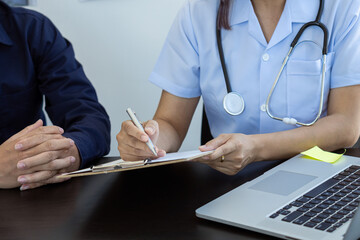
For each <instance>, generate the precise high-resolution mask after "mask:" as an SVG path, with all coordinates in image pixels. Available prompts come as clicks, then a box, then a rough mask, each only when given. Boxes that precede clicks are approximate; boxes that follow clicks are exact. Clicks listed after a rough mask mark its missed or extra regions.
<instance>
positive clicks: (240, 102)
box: [223, 92, 245, 116]
mask: <svg viewBox="0 0 360 240" xmlns="http://www.w3.org/2000/svg"><path fill="white" fill-rule="evenodd" d="M223 105H224V109H225V111H226V112H227V113H228V114H230V115H233V116H236V115H240V114H241V113H242V112H243V111H244V108H245V102H244V99H243V97H242V96H241V95H240V94H239V93H237V92H229V93H228V94H226V95H225V97H224V100H223Z"/></svg>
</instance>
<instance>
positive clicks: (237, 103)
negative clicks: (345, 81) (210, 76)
mask: <svg viewBox="0 0 360 240" xmlns="http://www.w3.org/2000/svg"><path fill="white" fill-rule="evenodd" d="M220 4H221V3H220ZM323 9H324V1H323V0H320V4H319V10H318V13H317V16H316V19H315V21H311V22H308V23H305V24H304V25H303V26H302V27H301V29H300V30H299V32H298V33H297V34H296V36H295V38H294V40H293V41H292V43H291V44H290V50H289V52H288V53H287V55H286V57H285V59H284V61H283V63H282V66H281V68H280V71H279V73H278V74H277V76H276V79H275V81H274V83H273V85H272V87H271V89H270V92H269V95H268V97H267V99H266V103H265V110H266V113H267V114H268V115H269V117H271V118H272V119H275V120H279V121H283V122H284V123H286V124H292V125H296V124H298V125H302V126H311V125H313V124H314V123H315V122H316V121H317V120H318V119H319V118H320V116H321V113H322V109H323V100H324V84H325V70H326V68H325V64H326V54H327V42H328V30H327V28H326V26H325V25H324V24H323V23H321V22H320V18H321V16H322V12H323ZM217 18H219V11H218V14H217ZM310 26H317V27H319V28H320V29H321V30H322V31H323V34H324V42H323V47H322V74H321V97H320V103H319V111H318V113H317V115H316V117H315V119H314V120H313V121H312V122H309V123H302V122H298V121H297V120H296V119H295V118H291V117H275V116H274V115H273V114H272V113H271V112H270V109H269V103H270V99H271V97H272V95H273V92H274V89H275V87H276V85H277V83H278V81H279V79H280V76H281V74H282V72H283V70H284V68H285V66H286V64H287V62H288V60H289V57H290V55H291V53H292V51H293V49H294V48H295V47H296V46H297V45H298V44H300V43H298V41H299V39H300V37H301V35H302V34H303V32H304V31H305V30H306V28H308V27H310ZM216 39H217V45H218V50H219V55H220V62H221V67H222V70H223V73H224V78H225V83H226V89H227V92H228V93H227V94H226V95H225V97H224V99H223V107H224V109H225V111H226V112H227V113H228V114H230V115H233V116H236V115H240V114H241V113H242V112H243V111H244V109H245V102H244V98H243V97H242V96H241V95H240V94H239V93H238V92H234V91H232V89H231V85H230V80H229V76H228V72H227V69H226V65H225V58H224V51H223V48H222V42H221V31H220V29H219V28H218V27H216Z"/></svg>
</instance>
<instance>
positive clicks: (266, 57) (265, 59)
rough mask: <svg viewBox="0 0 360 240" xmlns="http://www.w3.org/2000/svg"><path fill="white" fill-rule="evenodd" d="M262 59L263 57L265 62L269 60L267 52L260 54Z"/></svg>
mask: <svg viewBox="0 0 360 240" xmlns="http://www.w3.org/2000/svg"><path fill="white" fill-rule="evenodd" d="M262 59H263V60H264V61H265V62H267V61H269V59H270V56H269V54H267V53H265V54H264V55H262Z"/></svg>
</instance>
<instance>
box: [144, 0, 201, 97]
mask: <svg viewBox="0 0 360 240" xmlns="http://www.w3.org/2000/svg"><path fill="white" fill-rule="evenodd" d="M199 76H200V64H199V54H198V46H197V42H196V38H195V34H194V29H193V26H192V22H191V11H190V3H189V1H187V2H186V4H185V5H184V6H183V8H182V9H181V10H180V12H179V13H178V15H177V17H176V18H175V21H174V23H173V25H172V27H171V29H170V31H169V33H168V36H167V38H166V41H165V44H164V46H163V49H162V51H161V53H160V56H159V58H158V61H157V63H156V65H155V67H154V70H153V72H152V73H151V75H150V78H149V80H150V82H152V83H154V84H155V85H157V86H159V87H160V88H162V89H164V90H165V91H167V92H169V93H171V94H173V95H176V96H179V97H184V98H193V97H198V96H200V95H201V90H200V85H199Z"/></svg>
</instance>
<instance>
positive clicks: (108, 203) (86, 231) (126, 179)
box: [0, 149, 360, 240]
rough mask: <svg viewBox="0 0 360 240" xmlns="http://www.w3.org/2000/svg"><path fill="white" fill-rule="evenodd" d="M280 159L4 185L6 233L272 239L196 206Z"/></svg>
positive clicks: (1, 205)
mask: <svg viewBox="0 0 360 240" xmlns="http://www.w3.org/2000/svg"><path fill="white" fill-rule="evenodd" d="M347 154H348V155H353V156H360V150H359V149H350V150H348V151H347ZM107 160H111V159H109V158H108V159H107ZM278 163H280V162H276V161H272V162H261V163H255V164H251V165H249V166H247V167H246V168H245V169H243V170H242V171H241V172H240V173H239V174H237V175H236V176H226V175H224V174H221V173H219V172H217V171H215V170H212V169H211V168H209V167H208V166H206V165H203V164H200V163H181V164H176V165H168V166H161V167H156V168H149V169H142V170H135V171H129V172H122V173H112V174H106V175H98V176H89V177H80V178H74V179H72V180H70V181H68V182H65V183H61V184H55V185H49V186H45V187H42V188H39V189H35V190H29V191H24V192H20V191H19V190H18V189H11V190H0V239H206V240H211V239H271V238H270V237H269V236H265V235H262V234H259V233H254V232H250V231H247V230H242V229H238V228H235V227H231V226H227V225H223V224H219V223H215V222H210V221H207V220H203V219H199V218H197V217H196V216H195V209H197V208H198V207H200V206H202V205H203V204H205V203H207V202H209V201H211V200H213V199H215V198H216V197H218V196H220V195H222V194H224V193H226V192H228V191H230V190H232V189H234V188H235V187H237V186H239V185H241V184H242V183H244V182H246V181H249V180H251V179H253V178H255V177H256V176H259V175H260V174H262V173H263V172H264V171H266V170H268V169H270V168H272V167H274V166H275V165H277V164H278Z"/></svg>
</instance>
